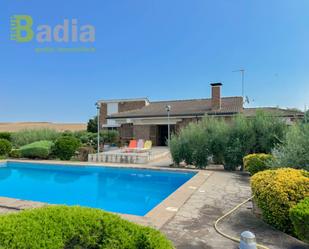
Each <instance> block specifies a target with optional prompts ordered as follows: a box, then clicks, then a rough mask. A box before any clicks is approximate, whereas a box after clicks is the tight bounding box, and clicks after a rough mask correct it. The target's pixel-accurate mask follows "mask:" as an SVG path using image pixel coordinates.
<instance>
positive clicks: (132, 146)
mask: <svg viewBox="0 0 309 249" xmlns="http://www.w3.org/2000/svg"><path fill="white" fill-rule="evenodd" d="M136 148H137V141H136V140H135V139H133V140H130V143H129V146H128V147H127V148H126V149H125V152H130V151H132V150H135V149H136Z"/></svg>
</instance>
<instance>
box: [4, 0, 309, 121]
mask: <svg viewBox="0 0 309 249" xmlns="http://www.w3.org/2000/svg"><path fill="white" fill-rule="evenodd" d="M308 11H309V1H308V0H295V1H291V0H252V1H248V0H216V1H210V0H117V1H115V0H87V1H82V0H67V1H63V0H45V1H38V0H1V2H0V27H1V28H0V122H17V121H51V122H86V121H87V120H88V119H89V118H90V117H92V116H93V115H95V112H96V109H95V106H94V103H95V102H96V101H97V100H98V99H113V98H117V99H119V98H135V97H137V98H140V97H148V98H149V99H150V100H152V101H155V100H168V99H191V98H208V97H210V86H209V84H210V83H211V82H222V83H223V87H222V95H223V96H240V95H241V92H242V91H241V90H242V89H241V75H240V73H239V72H233V71H234V70H238V69H242V68H243V69H245V95H246V96H248V97H249V99H250V103H249V105H247V106H251V107H253V106H280V107H289V108H294V107H295V108H299V109H304V106H305V105H307V106H308V107H309V15H308ZM13 15H28V16H31V17H32V19H33V22H34V23H33V30H34V34H37V32H38V31H37V28H38V27H39V26H40V25H49V26H50V27H51V28H52V29H53V28H54V27H55V26H56V25H61V24H63V22H64V19H68V20H69V21H71V20H72V19H76V20H77V21H78V27H79V28H81V27H82V26H83V25H86V24H87V25H92V26H93V27H94V28H95V41H94V42H91V43H90V42H88V43H81V42H72V41H71V40H70V41H69V42H67V43H64V42H56V41H51V42H45V43H39V42H38V41H37V40H36V39H35V38H34V39H33V40H32V41H30V42H27V43H19V42H16V41H12V40H10V18H11V16H13ZM80 33H81V31H80ZM46 47H49V48H50V47H51V48H61V47H87V48H94V49H95V51H94V52H80V51H77V52H57V51H56V52H41V53H38V52H36V51H35V49H36V48H46Z"/></svg>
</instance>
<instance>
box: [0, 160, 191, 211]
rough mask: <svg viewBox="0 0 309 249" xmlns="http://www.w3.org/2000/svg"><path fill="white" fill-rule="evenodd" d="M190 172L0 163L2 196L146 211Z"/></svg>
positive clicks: (110, 209) (185, 179) (176, 187)
mask: <svg viewBox="0 0 309 249" xmlns="http://www.w3.org/2000/svg"><path fill="white" fill-rule="evenodd" d="M194 175H195V173H194V172H176V171H164V170H148V169H133V168H120V167H118V168H116V167H102V166H100V167H97V166H88V165H85V166H77V165H75V166H74V165H70V166H66V165H62V164H57V165H54V164H41V163H24V162H5V163H0V196H3V197H11V198H18V199H23V200H31V201H40V202H47V203H50V204H65V205H80V206H88V207H93V208H101V209H104V210H107V211H111V212H117V213H123V214H133V215H139V216H144V215H145V214H146V213H148V212H149V211H150V210H151V209H153V208H154V207H155V206H156V205H158V204H159V203H160V202H161V201H163V200H164V199H165V198H166V197H168V196H169V195H170V194H171V193H173V192H174V191H175V190H176V189H178V188H179V187H180V186H181V185H183V184H184V183H185V182H187V181H188V180H189V179H190V178H192V177H193V176H194Z"/></svg>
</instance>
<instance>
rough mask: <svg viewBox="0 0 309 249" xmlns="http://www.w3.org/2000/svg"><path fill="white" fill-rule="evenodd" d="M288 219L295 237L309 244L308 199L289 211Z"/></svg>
mask: <svg viewBox="0 0 309 249" xmlns="http://www.w3.org/2000/svg"><path fill="white" fill-rule="evenodd" d="M290 219H291V221H292V224H293V228H294V233H295V234H296V236H297V237H298V238H300V239H301V240H303V241H305V242H307V243H309V197H307V198H305V199H304V200H302V201H301V202H300V203H298V204H297V205H296V206H295V207H293V208H291V209H290Z"/></svg>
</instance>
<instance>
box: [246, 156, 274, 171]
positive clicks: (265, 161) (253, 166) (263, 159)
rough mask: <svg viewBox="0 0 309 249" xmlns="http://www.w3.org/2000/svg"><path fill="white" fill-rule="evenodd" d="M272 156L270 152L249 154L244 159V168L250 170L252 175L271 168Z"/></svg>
mask: <svg viewBox="0 0 309 249" xmlns="http://www.w3.org/2000/svg"><path fill="white" fill-rule="evenodd" d="M272 158H273V156H272V155H270V154H264V153H259V154H249V155H247V156H245V157H244V159H243V161H244V168H245V170H247V171H248V172H250V174H251V175H254V174H255V173H257V172H259V171H263V170H266V169H269V168H270V167H269V162H270V161H271V160H272Z"/></svg>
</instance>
